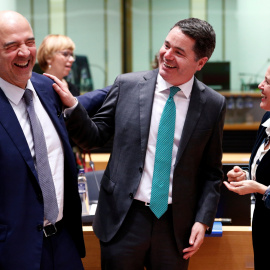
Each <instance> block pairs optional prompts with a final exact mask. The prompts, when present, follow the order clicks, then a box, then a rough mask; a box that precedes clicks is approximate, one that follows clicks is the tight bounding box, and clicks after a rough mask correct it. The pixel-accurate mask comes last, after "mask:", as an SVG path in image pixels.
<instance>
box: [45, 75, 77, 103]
mask: <svg viewBox="0 0 270 270" xmlns="http://www.w3.org/2000/svg"><path fill="white" fill-rule="evenodd" d="M43 75H45V76H47V77H49V78H51V79H52V80H54V81H55V83H54V84H53V88H54V90H55V91H56V93H57V94H58V95H59V97H60V99H61V101H62V103H63V105H64V106H65V107H67V108H69V107H72V106H74V105H75V104H76V103H77V101H76V99H75V98H74V96H73V95H72V94H71V93H70V91H69V89H68V88H67V86H66V85H65V84H64V83H63V82H62V81H61V80H59V79H58V78H57V77H55V76H54V75H51V74H48V73H43Z"/></svg>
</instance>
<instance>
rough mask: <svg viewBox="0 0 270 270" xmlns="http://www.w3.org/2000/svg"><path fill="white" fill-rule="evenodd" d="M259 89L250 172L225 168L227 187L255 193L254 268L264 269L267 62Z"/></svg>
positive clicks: (269, 186)
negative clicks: (259, 110) (257, 124)
mask: <svg viewBox="0 0 270 270" xmlns="http://www.w3.org/2000/svg"><path fill="white" fill-rule="evenodd" d="M258 87H259V89H260V90H261V92H262V100H261V103H260V107H261V108H262V109H264V110H265V111H267V112H266V113H265V115H264V116H263V118H262V122H261V124H260V127H259V131H258V134H257V139H256V142H255V145H254V147H253V150H252V153H251V157H250V161H249V172H246V171H244V170H242V169H241V168H240V167H238V166H235V167H234V168H233V169H232V170H231V171H229V172H228V182H224V184H225V185H226V187H227V188H228V189H229V190H231V191H233V192H236V193H238V194H240V195H245V194H249V193H254V194H255V197H256V204H255V210H254V213H253V221H252V239H253V250H254V263H255V268H254V269H255V270H262V269H267V265H269V258H268V256H269V254H270V234H269V231H270V173H269V165H270V151H268V150H269V149H270V143H269V136H270V66H269V67H268V69H267V71H266V74H265V79H264V80H263V81H262V82H261V83H260V84H259V86H258Z"/></svg>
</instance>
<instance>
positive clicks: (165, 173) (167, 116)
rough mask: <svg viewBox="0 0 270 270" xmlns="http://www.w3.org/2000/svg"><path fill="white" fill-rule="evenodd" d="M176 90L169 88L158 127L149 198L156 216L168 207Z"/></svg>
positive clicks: (160, 214)
mask: <svg viewBox="0 0 270 270" xmlns="http://www.w3.org/2000/svg"><path fill="white" fill-rule="evenodd" d="M178 91H180V88H179V87H175V86H173V87H171V88H170V95H169V98H168V99H167V102H166V104H165V106H164V109H163V112H162V115H161V118H160V122H159V128H158V135H157V145H156V154H155V164H154V173H153V181H152V189H151V200H150V209H151V210H152V212H153V213H154V214H155V215H156V217H157V218H160V217H161V216H162V215H163V214H164V213H165V212H166V210H167V208H168V194H169V185H170V173H171V166H172V149H173V141H174V130H175V117H176V108H175V103H174V100H173V96H174V95H175V94H176V93H177V92H178Z"/></svg>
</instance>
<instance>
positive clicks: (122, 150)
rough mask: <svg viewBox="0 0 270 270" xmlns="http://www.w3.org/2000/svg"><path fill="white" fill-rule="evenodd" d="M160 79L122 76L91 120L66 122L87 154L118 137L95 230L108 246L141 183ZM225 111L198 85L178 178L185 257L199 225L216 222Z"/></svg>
mask: <svg viewBox="0 0 270 270" xmlns="http://www.w3.org/2000/svg"><path fill="white" fill-rule="evenodd" d="M157 75H158V70H153V71H147V72H137V73H129V74H123V75H120V76H119V77H118V78H117V79H116V81H115V83H114V85H113V86H112V88H111V91H110V92H109V93H108V96H107V98H106V100H105V102H104V104H103V106H102V108H101V109H100V111H99V112H98V114H96V115H95V116H94V118H93V119H92V120H90V118H88V116H87V113H86V112H85V111H84V109H83V108H82V106H81V105H79V106H77V108H76V109H75V110H74V111H73V113H72V115H71V116H70V118H69V119H68V120H67V122H66V124H67V129H68V131H69V133H70V135H71V136H72V137H73V139H74V140H75V142H76V143H77V144H79V145H80V146H81V147H82V148H84V149H88V150H89V149H90V148H92V147H97V146H101V145H103V144H104V143H106V142H107V141H108V140H109V138H110V137H111V136H113V135H114V142H113V150H112V153H111V156H110V160H109V163H108V166H107V168H106V170H105V173H104V176H103V178H102V181H101V189H100V196H99V202H98V207H97V211H96V216H95V220H94V224H93V227H94V231H95V233H96V235H97V236H98V238H99V239H100V240H101V241H104V242H107V241H110V240H111V239H112V238H113V237H114V235H115V234H116V232H117V231H118V229H119V228H120V226H121V224H122V222H123V220H124V219H125V216H126V214H127V212H128V210H129V208H130V206H131V203H132V200H133V198H134V195H135V194H136V191H137V188H138V186H139V183H140V180H141V176H142V172H143V168H144V161H145V154H146V149H147V141H148V135H149V128H150V121H151V113H152V104H153V97H154V91H155V85H156V79H157ZM225 108H226V106H225V98H224V97H223V96H221V95H220V94H218V93H217V92H215V91H214V90H212V89H210V88H209V87H207V86H206V85H204V84H203V83H201V82H200V81H198V80H197V79H195V81H194V85H193V88H192V94H191V100H190V105H189V108H188V113H187V117H186V120H185V124H184V128H183V133H182V137H181V140H180V145H179V149H178V153H177V158H176V164H175V170H174V176H173V205H172V207H173V221H174V232H175V237H176V241H177V244H178V248H179V251H181V252H182V249H183V247H186V246H188V239H189V236H190V232H191V228H192V226H193V224H194V222H196V221H198V222H201V223H204V224H206V225H208V226H209V227H211V226H212V224H213V221H214V218H215V214H216V209H217V204H218V200H219V195H220V193H219V189H220V184H221V179H222V177H223V174H222V170H221V166H222V164H221V158H222V132H223V124H224V116H225Z"/></svg>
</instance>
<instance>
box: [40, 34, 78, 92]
mask: <svg viewBox="0 0 270 270" xmlns="http://www.w3.org/2000/svg"><path fill="white" fill-rule="evenodd" d="M74 50H75V44H74V42H73V41H72V40H71V38H69V37H67V36H64V35H48V36H46V37H45V38H44V39H43V41H42V43H41V44H40V47H39V49H38V52H37V60H38V64H39V66H40V68H41V69H42V70H43V71H44V72H45V73H49V74H52V75H54V76H56V77H57V78H58V79H59V80H61V81H62V82H64V83H65V85H66V86H67V87H68V89H69V90H70V92H71V93H72V95H73V96H79V95H80V90H79V89H78V88H77V87H76V86H75V85H74V84H72V83H70V82H67V81H66V80H65V79H64V77H66V76H67V75H68V74H69V72H70V70H71V67H72V64H73V63H74V61H75V56H74Z"/></svg>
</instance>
